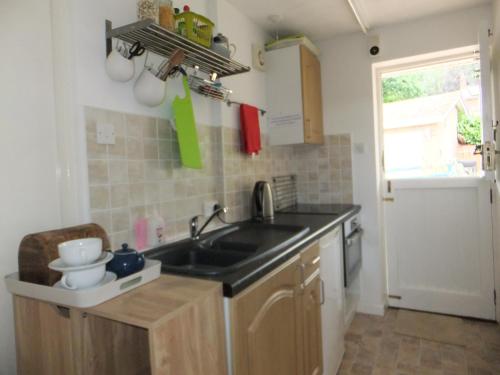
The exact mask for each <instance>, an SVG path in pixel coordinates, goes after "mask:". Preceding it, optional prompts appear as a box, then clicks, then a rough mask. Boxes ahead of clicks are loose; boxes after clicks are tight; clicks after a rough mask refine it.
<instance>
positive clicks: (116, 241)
mask: <svg viewBox="0 0 500 375" xmlns="http://www.w3.org/2000/svg"><path fill="white" fill-rule="evenodd" d="M109 239H110V241H111V247H112V249H113V250H119V249H121V247H122V244H124V243H126V244H128V245H129V247H130V248H134V249H135V241H134V235H133V232H132V231H129V230H126V231H123V232H117V233H113V234H112V235H111V236H110V238H109Z"/></svg>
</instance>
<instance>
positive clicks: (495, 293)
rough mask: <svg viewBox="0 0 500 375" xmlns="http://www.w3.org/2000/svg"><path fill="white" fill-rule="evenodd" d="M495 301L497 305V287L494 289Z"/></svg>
mask: <svg viewBox="0 0 500 375" xmlns="http://www.w3.org/2000/svg"><path fill="white" fill-rule="evenodd" d="M493 302H494V303H495V306H496V304H497V291H496V289H494V290H493Z"/></svg>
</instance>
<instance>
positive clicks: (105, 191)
mask: <svg viewBox="0 0 500 375" xmlns="http://www.w3.org/2000/svg"><path fill="white" fill-rule="evenodd" d="M107 208H109V187H108V186H91V187H90V209H91V210H104V209H107Z"/></svg>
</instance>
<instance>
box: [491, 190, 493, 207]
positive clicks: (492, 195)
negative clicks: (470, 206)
mask: <svg viewBox="0 0 500 375" xmlns="http://www.w3.org/2000/svg"><path fill="white" fill-rule="evenodd" d="M490 203H491V204H493V189H492V188H490Z"/></svg>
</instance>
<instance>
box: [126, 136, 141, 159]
mask: <svg viewBox="0 0 500 375" xmlns="http://www.w3.org/2000/svg"><path fill="white" fill-rule="evenodd" d="M127 158H128V159H130V160H142V159H144V144H143V143H142V139H141V138H131V137H128V138H127Z"/></svg>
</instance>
